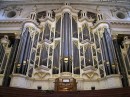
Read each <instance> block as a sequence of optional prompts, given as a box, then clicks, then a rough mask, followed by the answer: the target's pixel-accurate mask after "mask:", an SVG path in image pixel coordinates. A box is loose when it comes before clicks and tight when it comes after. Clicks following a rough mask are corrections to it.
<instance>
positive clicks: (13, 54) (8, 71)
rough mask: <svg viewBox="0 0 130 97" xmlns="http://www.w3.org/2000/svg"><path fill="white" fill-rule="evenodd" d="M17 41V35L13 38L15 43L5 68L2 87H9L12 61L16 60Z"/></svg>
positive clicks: (18, 39) (18, 38)
mask: <svg viewBox="0 0 130 97" xmlns="http://www.w3.org/2000/svg"><path fill="white" fill-rule="evenodd" d="M19 41H20V37H19V35H17V36H16V37H15V42H14V44H13V45H12V48H11V52H10V56H9V60H8V63H7V66H6V67H7V68H6V71H5V76H4V81H3V86H9V84H10V81H11V78H10V75H11V74H12V71H13V67H14V61H15V58H16V53H17V49H18V45H19Z"/></svg>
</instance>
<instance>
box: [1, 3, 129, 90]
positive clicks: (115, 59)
mask: <svg viewBox="0 0 130 97" xmlns="http://www.w3.org/2000/svg"><path fill="white" fill-rule="evenodd" d="M39 2H40V1H39ZM102 2H103V3H104V1H102ZM106 2H109V1H106ZM17 3H18V5H17V4H16V5H17V6H16V5H13V4H11V3H10V2H8V3H5V2H3V3H2V7H1V10H0V17H1V18H0V37H1V41H0V85H2V86H10V87H19V88H27V89H37V88H38V87H41V88H42V89H43V90H54V88H55V85H54V84H55V80H56V79H57V78H59V79H63V82H64V81H69V79H75V80H76V82H77V86H76V88H77V90H91V89H92V88H93V87H94V88H95V89H108V88H119V87H127V86H129V85H130V62H129V61H130V55H129V54H130V39H129V38H130V36H129V34H130V28H129V27H130V11H129V6H127V5H122V6H123V7H122V6H114V7H111V6H109V5H108V6H105V5H100V4H99V5H84V4H79V5H77V4H76V3H74V2H71V1H70V2H67V3H62V4H61V3H57V2H54V4H50V3H47V4H46V5H44V3H45V2H44V3H42V4H39V3H36V4H35V5H34V4H33V3H31V4H30V5H29V3H27V5H28V6H27V5H22V4H21V3H20V4H19V2H17ZM99 3H101V1H100V2H99ZM109 3H110V4H111V3H112V2H109ZM118 3H119V4H120V2H117V4H118ZM112 4H113V3H112Z"/></svg>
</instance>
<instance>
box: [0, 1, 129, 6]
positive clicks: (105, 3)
mask: <svg viewBox="0 0 130 97" xmlns="http://www.w3.org/2000/svg"><path fill="white" fill-rule="evenodd" d="M1 2H2V4H4V5H35V4H36V5H42V4H46V5H50V4H63V3H65V2H69V3H71V4H73V5H82V4H83V5H100V6H130V1H128V0H127V1H126V0H113V1H111V0H108V1H107V0H95V1H94V0H2V1H1Z"/></svg>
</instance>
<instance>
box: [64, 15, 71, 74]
mask: <svg viewBox="0 0 130 97" xmlns="http://www.w3.org/2000/svg"><path fill="white" fill-rule="evenodd" d="M71 33H72V32H71V19H70V15H69V13H64V17H63V20H62V44H63V45H62V67H63V71H62V72H71V68H69V67H70V65H71V63H72V62H71V57H72V49H71V48H72V44H71V42H72V38H71Z"/></svg>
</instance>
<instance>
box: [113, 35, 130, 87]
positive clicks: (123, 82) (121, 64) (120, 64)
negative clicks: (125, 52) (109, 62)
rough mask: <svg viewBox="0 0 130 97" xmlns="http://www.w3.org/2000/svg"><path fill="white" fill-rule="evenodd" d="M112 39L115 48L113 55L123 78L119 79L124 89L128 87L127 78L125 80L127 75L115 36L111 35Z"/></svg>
mask: <svg viewBox="0 0 130 97" xmlns="http://www.w3.org/2000/svg"><path fill="white" fill-rule="evenodd" d="M112 38H113V44H114V47H115V53H116V56H117V62H118V67H119V71H120V74H121V75H122V76H123V78H122V79H121V80H122V84H123V86H124V87H127V86H128V78H127V74H126V69H125V64H124V62H123V57H122V54H121V49H120V45H119V44H118V41H117V35H113V36H112Z"/></svg>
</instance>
